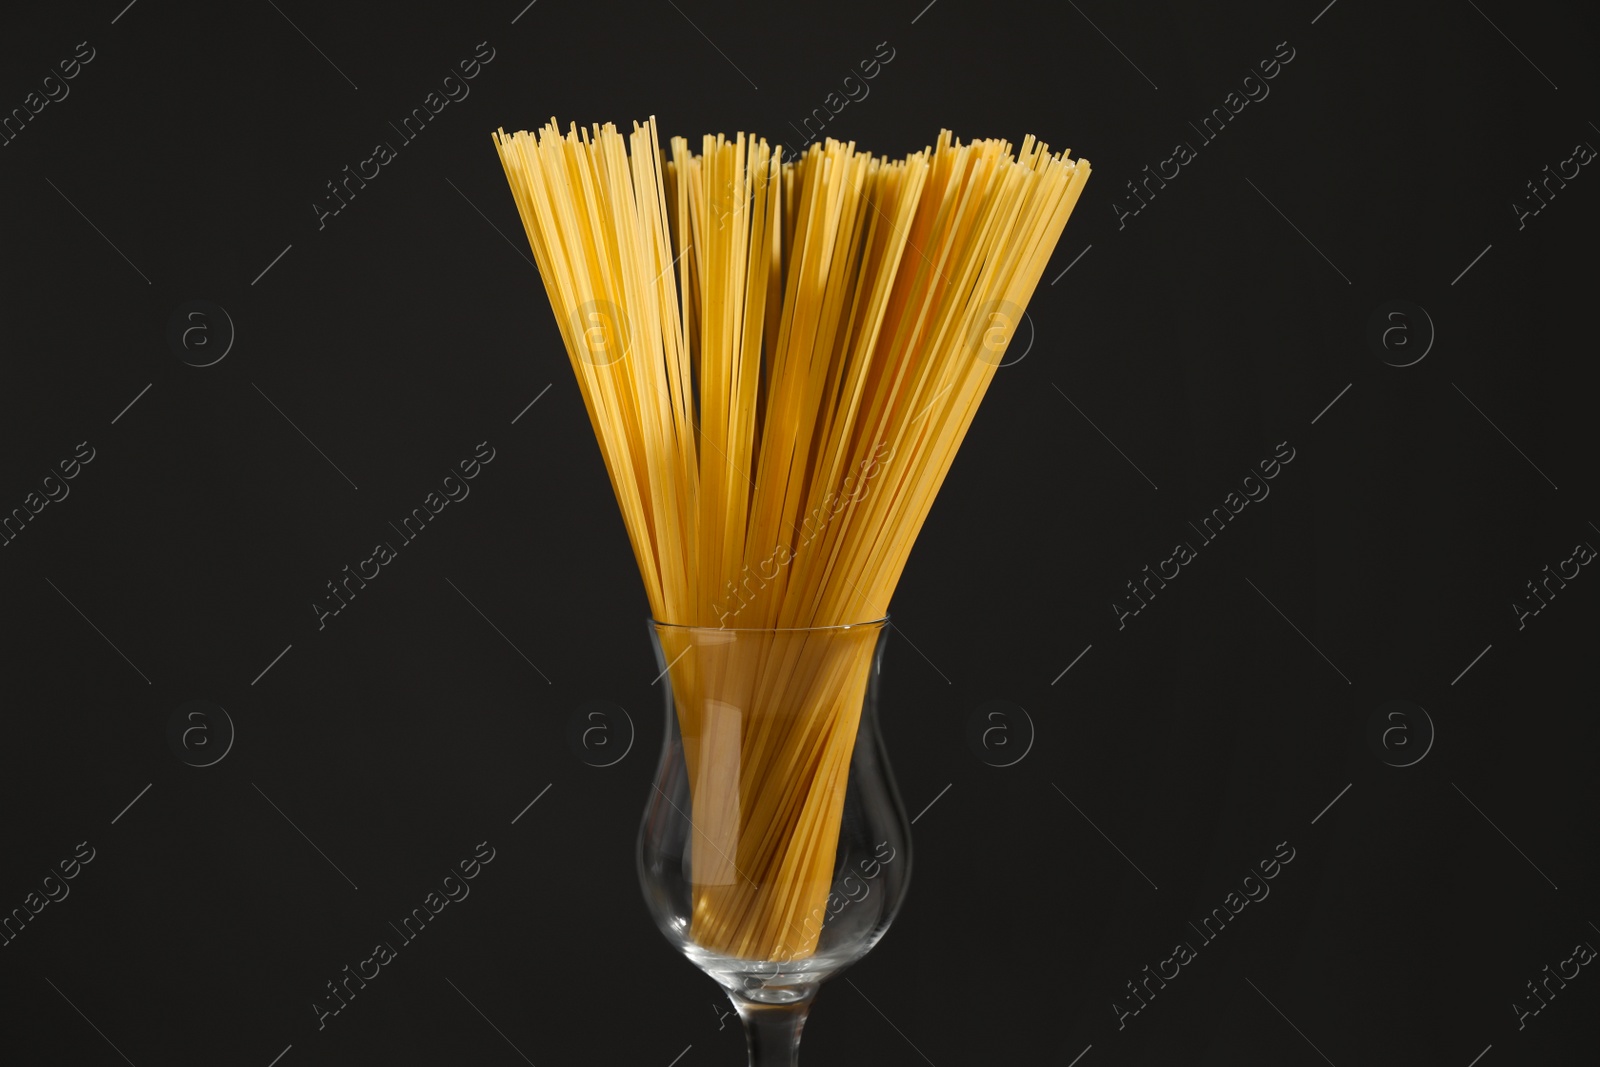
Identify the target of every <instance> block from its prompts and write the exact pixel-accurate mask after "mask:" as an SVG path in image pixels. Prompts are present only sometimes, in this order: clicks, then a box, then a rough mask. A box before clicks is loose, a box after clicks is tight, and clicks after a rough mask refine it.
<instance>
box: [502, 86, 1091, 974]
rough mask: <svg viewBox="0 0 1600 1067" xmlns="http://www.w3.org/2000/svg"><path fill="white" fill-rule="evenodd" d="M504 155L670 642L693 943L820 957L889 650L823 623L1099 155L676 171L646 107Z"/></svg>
mask: <svg viewBox="0 0 1600 1067" xmlns="http://www.w3.org/2000/svg"><path fill="white" fill-rule="evenodd" d="M495 144H496V146H497V148H498V150H499V153H500V159H501V162H502V163H503V164H504V166H505V172H506V178H507V180H508V181H509V182H510V184H511V189H512V193H513V195H514V197H515V199H516V203H517V209H518V211H519V212H520V214H521V216H522V222H523V225H524V227H525V228H526V230H527V233H528V240H529V243H530V244H531V245H532V248H533V253H534V257H535V259H536V261H537V264H538V268H539V273H540V275H541V277H542V278H543V279H544V285H545V290H546V292H547V294H548V296H549V299H550V304H551V306H552V308H553V309H554V311H555V314H556V319H557V321H558V322H559V323H560V327H561V334H562V339H563V341H564V342H565V344H566V348H567V353H568V356H569V357H570V359H571V363H572V368H573V371H574V372H575V374H576V375H577V379H578V385H579V388H580V391H581V392H582V394H583V400H584V404H585V406H586V407H587V409H588V412H589V419H590V422H591V423H592V425H593V427H594V432H595V437H596V439H597V440H598V442H599V444H600V451H601V454H602V456H603V457H604V459H605V464H606V469H607V471H608V473H609V474H610V477H611V483H612V486H613V488H614V489H615V491H616V497H617V503H618V505H619V506H620V508H621V510H622V516H623V520H624V522H625V524H626V526H627V529H628V534H629V538H630V540H631V542H632V545H633V551H634V555H635V558H636V560H637V562H638V565H639V571H640V574H641V575H642V576H643V578H644V584H645V590H646V593H647V594H648V596H649V601H650V608H651V611H652V613H653V615H654V617H655V619H657V620H658V621H660V622H664V623H670V624H674V625H671V626H665V627H659V628H658V634H659V636H660V640H661V643H662V648H663V652H664V654H665V655H666V657H667V659H668V661H669V662H670V663H671V664H673V666H672V667H671V684H672V687H673V696H674V701H675V706H676V708H677V714H678V721H679V729H680V733H681V734H682V736H683V740H684V748H685V757H686V765H687V766H686V769H687V772H688V779H689V785H690V796H691V804H692V811H691V812H690V815H691V819H692V822H693V824H694V833H693V835H692V838H691V842H692V843H691V856H690V866H691V870H692V872H693V874H692V878H693V884H694V892H695V897H694V901H693V906H694V911H693V918H692V923H691V936H692V937H693V939H694V940H695V941H696V942H697V943H699V944H700V945H702V946H704V947H706V948H707V949H710V950H712V951H715V952H720V953H724V954H727V955H731V956H737V957H741V958H746V959H759V960H769V959H789V958H796V957H802V956H806V955H809V954H810V953H812V952H813V951H814V950H815V947H816V940H817V931H818V926H819V923H818V922H817V921H816V917H817V916H819V915H820V914H821V912H820V905H821V904H822V903H823V902H824V901H825V900H826V898H827V896H828V891H829V885H830V882H831V879H832V877H833V866H834V862H835V851H836V848H837V841H838V834H839V820H840V814H841V811H842V806H843V802H844V796H845V788H846V785H847V780H848V771H849V761H850V754H851V751H852V748H853V746H854V743H855V736H856V726H857V722H858V720H859V715H860V711H861V703H862V697H863V693H864V690H865V686H866V683H867V678H868V674H869V672H870V667H871V658H872V653H873V645H874V639H875V637H876V634H875V633H874V632H872V630H871V628H855V629H851V630H844V631H839V630H829V631H826V632H823V631H818V630H816V629H814V628H819V627H836V626H842V625H845V624H851V623H858V622H862V621H865V620H873V619H877V618H879V617H881V616H883V615H884V614H885V611H886V608H887V605H888V602H889V598H890V596H891V594H892V593H893V591H894V587H895V584H896V583H897V582H898V580H899V578H900V574H901V571H902V569H903V568H904V567H905V563H906V558H907V556H908V555H909V553H910V551H911V545H912V543H913V541H914V540H915V539H916V536H917V532H918V531H919V530H920V529H921V527H922V523H923V520H924V519H925V518H926V517H927V514H928V510H929V508H931V507H932V504H933V499H934V496H935V494H936V493H937V492H938V489H939V486H940V484H941V483H942V482H943V480H944V476H945V473H946V471H948V470H949V467H950V464H951V461H952V460H953V459H954V457H955V453H956V449H957V448H958V447H959V446H960V444H961V440H962V438H963V437H964V436H965V434H966V431H967V427H968V425H969V424H970V423H971V421H972V418H973V415H974V413H975V412H976V410H977V406H978V402H979V400H980V399H981V398H982V396H983V393H984V391H985V389H987V387H988V385H989V381H990V379H991V378H992V377H993V375H994V372H995V369H996V367H997V366H998V365H999V363H1000V362H1001V359H1002V356H1003V354H1004V351H1005V347H1006V345H1007V344H1008V343H1009V341H1010V338H1011V332H1012V329H1013V327H1014V326H1016V325H1017V323H1018V322H1019V321H1020V319H1021V316H1022V311H1023V308H1024V307H1025V305H1026V304H1027V301H1028V298H1029V297H1030V295H1031V294H1032V293H1033V290H1034V287H1035V286H1036V285H1037V284H1038V281H1039V278H1040V275H1041V274H1042V273H1043V271H1044V269H1045V264H1046V262H1047V261H1048V260H1049V258H1050V255H1051V252H1052V251H1053V250H1054V248H1055V245H1056V242H1057V240H1058V239H1059V238H1060V236H1061V232H1062V228H1063V227H1064V226H1065V225H1066V221H1067V216H1068V215H1069V213H1070V212H1071V211H1072V208H1073V205H1074V204H1075V203H1076V202H1077V199H1078V195H1079V193H1080V192H1081V190H1082V188H1083V184H1084V182H1085V181H1086V180H1087V178H1088V176H1089V165H1088V164H1087V162H1084V161H1081V160H1072V159H1070V158H1068V154H1067V153H1066V152H1061V153H1057V154H1051V153H1050V152H1049V150H1048V148H1047V147H1046V146H1045V145H1043V144H1040V143H1038V142H1036V141H1035V140H1034V139H1033V138H1032V137H1028V138H1026V139H1025V140H1024V141H1023V142H1022V146H1021V148H1020V150H1018V151H1016V152H1015V153H1013V151H1012V146H1011V145H1010V144H1009V143H1008V142H1005V141H1001V140H979V141H974V142H971V143H969V144H961V143H960V142H958V141H955V140H953V139H952V137H951V135H950V133H949V132H948V131H945V132H942V133H941V134H940V136H939V140H938V142H937V144H936V145H934V146H933V147H931V148H926V149H924V150H923V151H921V152H918V153H915V154H912V155H909V156H907V157H906V158H904V159H900V160H890V159H887V158H883V157H873V156H871V155H870V154H865V153H861V152H857V151H856V150H855V146H854V144H853V143H851V144H843V143H840V142H838V141H834V140H831V139H830V140H829V141H827V142H826V144H824V145H812V146H811V147H810V149H809V150H808V151H807V152H806V153H805V154H804V155H803V156H801V157H800V158H799V159H796V160H793V161H783V160H782V159H781V158H780V155H781V153H779V152H774V151H772V150H771V149H769V148H768V146H767V143H766V142H765V141H764V140H759V139H757V138H756V137H754V136H749V137H747V136H744V135H740V136H739V137H736V138H734V139H731V140H730V139H727V138H725V137H723V136H721V135H718V136H715V137H713V136H709V135H708V136H706V137H705V138H704V139H703V140H702V142H701V150H700V154H698V155H695V154H692V153H691V152H690V150H689V144H688V142H687V141H686V140H685V139H684V138H681V137H675V138H673V139H672V142H671V152H670V158H669V157H668V156H667V154H665V153H663V152H662V150H661V146H660V142H659V140H658V139H657V135H656V127H655V120H654V119H653V118H652V119H651V120H650V122H649V123H648V124H646V125H640V124H638V123H635V124H634V127H633V131H632V133H631V135H629V136H628V138H627V140H626V141H624V138H623V135H622V134H620V133H618V131H617V129H616V127H615V126H613V125H611V124H606V125H604V126H598V125H597V126H595V127H593V128H592V129H590V130H584V131H579V130H578V129H577V128H576V127H572V128H571V129H569V132H568V133H566V134H565V135H563V134H562V133H561V132H560V131H559V128H558V127H557V125H556V123H555V120H553V119H552V120H551V122H550V123H549V124H547V125H546V126H545V127H544V128H543V129H542V130H540V131H539V132H538V134H537V136H536V135H534V134H531V133H528V132H526V131H522V132H518V133H515V134H509V135H508V134H506V133H505V131H504V130H501V131H499V133H498V134H497V135H496V136H495ZM690 627H709V628H724V629H726V628H734V629H735V630H736V633H728V634H727V635H726V639H722V638H720V637H719V635H718V634H717V633H715V632H714V631H709V630H707V629H690ZM751 629H757V630H765V631H768V632H766V633H763V634H757V635H750V634H746V633H744V631H746V630H751ZM735 638H737V639H735Z"/></svg>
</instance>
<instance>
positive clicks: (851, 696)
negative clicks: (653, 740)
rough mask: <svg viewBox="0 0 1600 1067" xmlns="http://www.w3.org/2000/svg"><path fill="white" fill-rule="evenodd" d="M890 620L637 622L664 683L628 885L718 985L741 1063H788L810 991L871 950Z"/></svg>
mask: <svg viewBox="0 0 1600 1067" xmlns="http://www.w3.org/2000/svg"><path fill="white" fill-rule="evenodd" d="M888 634H889V620H888V619H879V620H876V621H874V622H864V623H855V624H851V625H848V626H828V627H817V628H812V629H793V630H756V629H732V628H728V629H723V628H718V627H709V626H699V627H697V626H673V625H669V624H666V623H657V622H653V623H652V624H651V638H652V640H653V642H654V644H655V651H656V657H657V660H656V665H657V667H658V668H659V669H660V670H661V672H662V673H663V674H664V675H665V676H666V677H667V678H668V680H669V681H670V685H669V686H668V687H667V694H666V712H667V722H666V730H665V741H664V743H663V746H662V753H661V762H660V764H659V765H658V766H657V768H656V777H655V781H654V782H653V788H652V789H651V791H650V797H649V802H648V804H647V806H646V808H645V814H644V821H643V823H642V824H641V825H640V827H639V854H638V861H639V881H640V883H641V885H642V886H643V888H644V896H645V902H646V903H647V904H648V906H649V908H650V912H651V915H652V916H654V918H655V920H656V925H657V926H658V927H660V929H661V932H662V933H663V934H664V935H666V938H667V940H668V941H670V942H672V944H673V945H674V946H675V947H676V948H677V949H678V951H680V952H682V953H683V954H684V955H685V956H688V957H689V959H691V960H692V961H694V963H695V964H696V965H698V966H699V967H700V969H701V970H703V971H705V972H706V973H707V974H709V975H710V976H711V977H712V978H714V979H716V981H717V982H718V983H719V984H720V985H721V986H722V987H723V989H725V990H726V991H727V993H728V996H729V997H730V998H731V999H732V1001H733V1004H734V1007H735V1008H736V1009H738V1012H739V1016H740V1018H742V1019H743V1020H744V1024H745V1036H746V1038H747V1040H748V1042H749V1045H750V1063H751V1067H777V1065H782V1064H796V1063H798V1062H799V1061H798V1058H797V1057H798V1052H799V1046H800V1031H801V1028H802V1027H803V1026H804V1025H805V1020H806V1014H807V1012H808V1011H809V1010H810V1008H811V1002H812V999H813V998H814V997H815V996H816V993H817V989H818V987H819V986H820V984H821V983H822V982H823V981H825V980H826V979H828V978H831V977H832V976H834V975H836V974H838V973H839V972H840V971H842V970H844V969H845V968H846V967H848V966H849V965H850V964H852V963H854V962H855V961H856V960H859V959H860V958H861V957H862V956H864V955H866V954H867V952H868V951H869V950H870V949H871V948H872V946H873V945H875V944H877V943H878V940H879V939H880V938H881V937H883V935H884V933H885V931H887V930H888V928H889V924H890V922H892V921H893V920H894V917H895V914H896V913H897V912H898V911H899V910H900V904H901V902H902V901H903V900H904V899H905V892H906V886H907V884H908V883H909V881H910V878H911V824H910V822H909V821H908V820H907V819H906V812H905V806H904V804H903V803H902V802H901V800H900V794H899V792H898V791H897V790H896V789H895V785H894V776H893V775H892V774H891V773H890V770H889V762H888V759H887V758H886V756H885V754H884V750H883V741H882V739H881V737H880V736H879V733H878V713H877V703H878V674H879V667H880V664H881V662H882V659H883V647H884V644H885V642H886V639H887V637H888Z"/></svg>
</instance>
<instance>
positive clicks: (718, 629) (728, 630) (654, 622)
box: [649, 615, 889, 634]
mask: <svg viewBox="0 0 1600 1067" xmlns="http://www.w3.org/2000/svg"><path fill="white" fill-rule="evenodd" d="M649 622H650V625H651V626H654V627H656V628H657V629H661V630H706V631H708V632H710V633H718V634H803V633H838V632H842V631H844V630H856V629H862V628H866V627H876V628H878V629H882V628H883V627H884V626H887V625H888V623H889V616H887V615H885V616H883V617H882V618H877V619H865V620H863V621H861V622H846V623H839V624H837V625H835V626H696V625H691V624H687V623H679V622H662V621H661V620H660V619H656V618H651V619H649Z"/></svg>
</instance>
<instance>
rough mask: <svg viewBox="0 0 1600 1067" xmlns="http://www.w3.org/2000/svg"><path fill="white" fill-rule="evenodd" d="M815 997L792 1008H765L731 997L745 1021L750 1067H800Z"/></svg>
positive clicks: (809, 995) (757, 1003)
mask: <svg viewBox="0 0 1600 1067" xmlns="http://www.w3.org/2000/svg"><path fill="white" fill-rule="evenodd" d="M813 996H815V993H814V992H813V993H811V994H808V995H806V996H805V997H804V998H803V999H801V1000H797V1001H795V1002H794V1003H792V1004H763V1003H760V1002H759V1001H754V1000H746V999H745V998H743V997H740V996H737V995H731V999H732V1000H733V1006H734V1007H735V1008H737V1009H738V1011H739V1018H741V1019H743V1020H744V1036H745V1040H746V1041H747V1042H749V1045H750V1067H799V1063H800V1031H801V1029H803V1028H804V1027H805V1025H806V1014H807V1013H808V1012H810V1010H811V1000H812V997H813Z"/></svg>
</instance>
